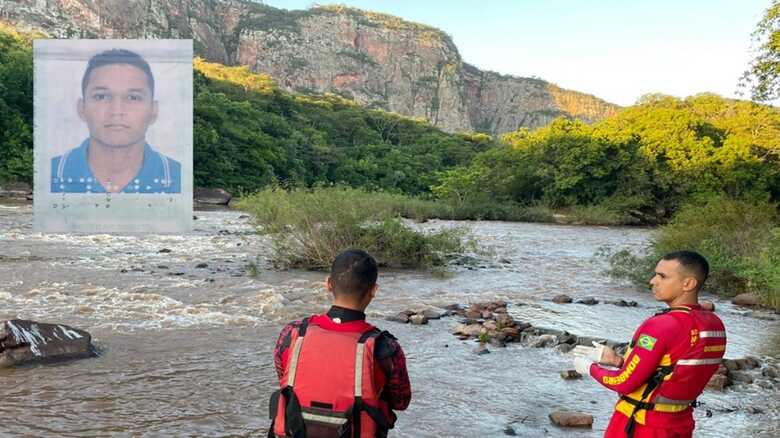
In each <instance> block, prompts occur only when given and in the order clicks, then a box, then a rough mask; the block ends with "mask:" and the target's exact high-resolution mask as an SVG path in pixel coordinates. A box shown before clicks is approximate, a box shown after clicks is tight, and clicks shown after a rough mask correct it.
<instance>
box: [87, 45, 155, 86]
mask: <svg viewBox="0 0 780 438" xmlns="http://www.w3.org/2000/svg"><path fill="white" fill-rule="evenodd" d="M112 64H127V65H130V66H133V67H135V68H137V69H139V70H141V71H142V72H144V74H145V75H146V83H147V84H149V90H150V91H151V93H152V96H154V76H153V75H152V69H151V68H150V67H149V63H148V62H146V60H145V59H144V58H142V57H141V55H139V54H137V53H135V52H131V51H129V50H125V49H111V50H106V51H104V52H100V53H98V54H97V55H95V56H93V57H92V58H90V59H89V62H88V63H87V69H86V70H85V71H84V76H83V77H82V78H81V95H82V97H83V96H84V93H86V91H87V84H89V75H90V74H92V70H94V69H96V68H99V67H103V66H106V65H112Z"/></svg>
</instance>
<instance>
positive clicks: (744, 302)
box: [731, 293, 759, 306]
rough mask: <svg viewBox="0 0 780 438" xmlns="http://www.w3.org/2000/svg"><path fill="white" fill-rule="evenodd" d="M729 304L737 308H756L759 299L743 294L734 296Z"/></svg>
mask: <svg viewBox="0 0 780 438" xmlns="http://www.w3.org/2000/svg"><path fill="white" fill-rule="evenodd" d="M731 302H732V303H734V304H736V305H738V306H757V305H758V303H759V298H758V295H756V294H751V293H745V294H739V295H737V296H735V297H734V298H732V299H731Z"/></svg>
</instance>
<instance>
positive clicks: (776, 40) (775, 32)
mask: <svg viewBox="0 0 780 438" xmlns="http://www.w3.org/2000/svg"><path fill="white" fill-rule="evenodd" d="M753 41H754V43H755V44H756V45H757V50H756V55H755V57H754V58H753V60H752V61H751V62H750V65H749V66H748V69H747V71H745V73H744V74H743V75H742V79H741V81H740V86H742V87H746V88H749V89H750V95H751V97H752V98H753V100H755V101H758V102H767V101H771V100H775V99H778V98H780V0H772V5H771V6H770V7H769V8H768V9H767V10H766V12H764V17H763V18H762V19H761V21H759V22H758V25H756V30H755V31H754V32H753Z"/></svg>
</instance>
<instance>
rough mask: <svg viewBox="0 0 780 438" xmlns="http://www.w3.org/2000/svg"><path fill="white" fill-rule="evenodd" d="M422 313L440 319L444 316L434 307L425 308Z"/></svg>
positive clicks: (429, 317) (430, 317)
mask: <svg viewBox="0 0 780 438" xmlns="http://www.w3.org/2000/svg"><path fill="white" fill-rule="evenodd" d="M422 315H423V316H425V317H426V318H428V319H440V318H441V317H442V315H441V313H439V312H437V311H435V310H433V309H425V310H423V311H422Z"/></svg>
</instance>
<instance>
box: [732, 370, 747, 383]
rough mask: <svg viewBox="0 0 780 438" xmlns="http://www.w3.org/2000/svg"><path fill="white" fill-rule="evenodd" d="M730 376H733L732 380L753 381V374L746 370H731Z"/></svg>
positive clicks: (740, 381)
mask: <svg viewBox="0 0 780 438" xmlns="http://www.w3.org/2000/svg"><path fill="white" fill-rule="evenodd" d="M729 377H731V381H732V382H739V383H747V384H750V383H753V376H751V375H750V374H748V373H746V372H744V371H731V372H729Z"/></svg>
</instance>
